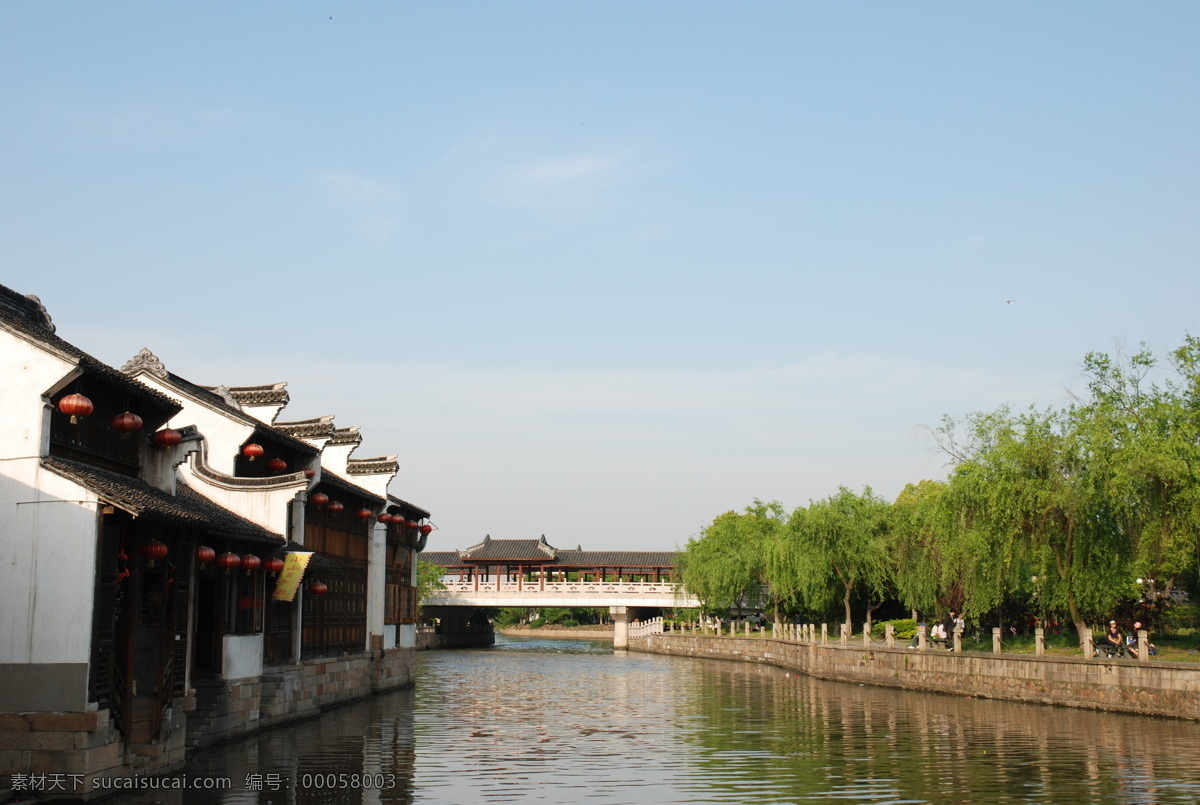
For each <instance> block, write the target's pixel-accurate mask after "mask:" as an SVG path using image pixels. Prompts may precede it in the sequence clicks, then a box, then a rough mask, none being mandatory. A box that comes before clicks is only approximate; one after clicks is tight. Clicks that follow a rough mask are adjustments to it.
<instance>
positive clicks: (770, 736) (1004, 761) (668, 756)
mask: <svg viewBox="0 0 1200 805" xmlns="http://www.w3.org/2000/svg"><path fill="white" fill-rule="evenodd" d="M1197 734H1198V729H1197V726H1196V725H1195V724H1193V723H1190V722H1175V721H1169V720H1163V719H1153V718H1144V717H1135V716H1125V715H1110V714H1104V713H1093V712H1089V711H1080V710H1070V709H1066V708H1052V707H1043V706H1038V705H1024V704H1015V703H1007V702H994V701H988V700H982V699H965V698H959V697H951V696H938V695H932V694H922V693H911V692H905V691H897V690H890V689H885V688H871V687H861V686H857V685H846V684H841V683H832V682H823V681H820V680H814V679H810V678H807V677H802V676H801V677H798V676H788V675H787V674H785V673H784V672H783V671H780V670H778V669H774V668H769V667H765V666H754V665H739V664H735V663H722V662H712V661H696V660H688V659H684V658H670V657H659V656H654V655H643V654H630V653H625V652H617V653H614V652H613V650H612V648H611V646H610V645H608V644H605V643H596V642H589V641H560V640H537V639H530V640H517V639H503V638H501V639H499V640H498V643H497V645H496V646H495V647H494V648H492V649H488V650H476V651H448V652H433V653H423V654H422V655H421V658H420V672H419V677H418V687H417V689H416V692H415V693H414V692H413V691H402V692H398V693H394V694H389V695H386V696H381V697H376V698H373V699H370V700H367V701H364V702H359V703H356V704H352V705H348V706H346V707H343V708H339V709H336V710H333V711H331V712H329V713H327V714H326V715H325V716H324V717H323V718H321V719H320V720H317V721H311V722H306V723H304V724H300V725H297V726H293V727H287V728H282V729H278V730H273V731H270V732H266V733H263V734H261V735H259V736H255V737H253V738H250V739H247V740H244V741H240V742H237V743H233V744H228V745H225V746H221V747H215V748H213V749H211V750H209V751H208V752H205V753H203V754H201V755H199V756H197V757H196V758H195V759H194V760H193V761H192V762H191V763H190V764H189V768H188V770H187V773H188V774H189V775H201V776H206V775H220V776H228V777H230V778H231V779H232V781H233V783H234V786H235V790H233V791H230V792H225V793H223V794H217V793H215V792H154V793H153V794H151V793H150V792H143V794H141V795H140V796H139V797H136V798H135V797H124V798H121V799H119V800H118V801H119V802H123V803H132V802H138V803H149V802H164V803H213V802H222V803H289V804H290V803H317V802H320V803H326V802H333V803H355V804H357V803H404V805H408V803H414V802H416V803H465V802H497V803H499V802H521V803H524V802H545V803H564V804H565V803H597V804H599V803H621V804H622V805H626V804H628V803H633V804H635V805H636V804H637V803H655V805H658V804H659V803H684V802H703V803H739V804H741V803H747V804H748V803H784V802H788V803H791V802H838V801H844V802H878V803H906V802H912V803H917V802H921V803H926V802H928V803H975V802H1038V803H1040V802H1055V803H1063V802H1122V803H1125V802H1133V803H1174V802H1200V750H1197V748H1196V735H1197ZM268 774H276V775H279V776H280V777H281V778H282V780H283V782H284V785H283V786H282V787H281V789H280V790H279V791H271V790H267V789H266V788H264V790H261V791H249V790H246V789H245V786H244V783H245V781H246V776H247V775H259V776H261V777H262V778H263V779H264V782H265V775H268ZM330 774H333V775H339V774H345V775H355V774H357V775H359V777H358V778H357V779H358V781H359V782H360V785H359V786H345V787H342V786H336V785H335V786H333V787H325V788H324V789H323V790H322V789H321V788H320V787H318V788H312V787H308V788H297V787H296V784H297V782H298V781H301V780H307V781H308V782H309V783H313V782H320V781H328V780H336V779H338V778H329V777H325V776H324V775H330ZM379 775H384V777H380V776H379ZM252 779H253V780H256V781H257V780H258V779H259V778H252ZM344 779H346V780H347V781H350V779H351V778H344ZM364 779H366V780H369V781H371V782H372V785H371V786H370V787H367V788H363V787H361V781H362V780H364ZM388 781H391V783H392V784H391V785H387V784H386V783H387V782H388ZM374 782H383V783H385V785H383V787H379V786H377V785H374Z"/></svg>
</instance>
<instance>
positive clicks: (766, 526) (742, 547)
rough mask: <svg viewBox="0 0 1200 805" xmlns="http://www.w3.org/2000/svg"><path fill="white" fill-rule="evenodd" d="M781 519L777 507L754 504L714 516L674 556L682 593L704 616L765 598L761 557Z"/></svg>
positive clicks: (758, 502)
mask: <svg viewBox="0 0 1200 805" xmlns="http://www.w3.org/2000/svg"><path fill="white" fill-rule="evenodd" d="M784 517H785V515H784V512H783V506H782V505H780V504H779V503H778V502H776V501H772V502H770V503H764V502H762V501H761V500H758V499H755V501H754V503H753V504H751V505H750V506H747V507H746V509H745V512H744V513H742V514H738V513H737V512H733V511H728V512H725V513H724V514H722V515H720V516H718V517H717V518H716V519H714V520H713V522H712V524H711V525H709V526H708V527H707V528H705V529H704V531H703V532H702V533H701V534H700V537H699V538H697V539H692V540H689V541H688V544H687V547H686V549H685V550H684V552H683V553H682V554H681V555H680V557H679V565H680V576H681V578H682V579H683V586H684V589H686V590H687V592H688V593H690V594H692V595H694V596H696V597H697V598H699V599H700V601H701V602H702V603H703V605H704V607H705V609H708V610H710V611H711V610H721V609H731V608H736V607H742V606H746V605H748V604H752V603H758V602H759V601H760V598H761V597H762V596H763V595H764V594H768V595H769V590H768V577H767V568H766V562H765V556H766V555H767V554H768V553H769V552H770V545H771V543H772V541H773V540H774V539H775V538H776V536H777V534H778V533H779V531H780V530H781V528H782V525H783V521H784Z"/></svg>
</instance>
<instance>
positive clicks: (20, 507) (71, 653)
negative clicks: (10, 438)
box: [0, 460, 98, 663]
mask: <svg viewBox="0 0 1200 805" xmlns="http://www.w3.org/2000/svg"><path fill="white" fill-rule="evenodd" d="M97 529H98V501H97V498H96V496H95V495H94V494H92V493H91V492H89V491H88V490H86V489H84V488H82V487H80V486H78V485H77V484H75V483H73V482H71V481H68V480H67V479H65V478H63V477H61V476H59V475H56V474H54V473H52V472H50V471H48V470H45V469H42V468H41V467H39V466H38V462H37V461H36V460H24V461H12V460H9V461H3V462H0V663H87V662H88V661H89V657H90V647H91V639H92V603H93V595H94V590H95V585H94V579H95V568H96V542H97Z"/></svg>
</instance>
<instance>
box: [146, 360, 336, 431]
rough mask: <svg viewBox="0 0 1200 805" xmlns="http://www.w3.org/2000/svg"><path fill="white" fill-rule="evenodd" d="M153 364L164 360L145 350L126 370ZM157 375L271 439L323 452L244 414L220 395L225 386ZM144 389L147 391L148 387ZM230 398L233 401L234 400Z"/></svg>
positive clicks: (175, 375) (188, 394) (164, 373)
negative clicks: (202, 384)
mask: <svg viewBox="0 0 1200 805" xmlns="http://www.w3.org/2000/svg"><path fill="white" fill-rule="evenodd" d="M152 361H156V362H158V364H159V366H161V361H158V359H157V358H156V357H155V356H154V355H153V354H151V353H150V351H149V350H145V349H143V350H142V351H141V352H140V353H138V354H137V355H136V356H134V357H133V358H132V359H130V360H129V361H128V362H127V363H126V364H125V366H124V367H123V371H126V372H129V373H130V374H132V373H134V372H137V371H139V370H148V366H149V364H150V363H151V362H152ZM153 373H154V374H156V375H157V376H158V377H160V378H162V379H163V380H165V381H166V382H167V383H169V384H171V385H172V386H174V387H175V388H177V389H179V391H180V393H181V394H185V395H187V396H189V397H191V398H192V399H195V400H200V401H202V402H205V403H207V404H209V405H211V406H212V407H213V408H216V409H218V410H220V411H222V412H224V413H226V414H228V415H229V416H231V417H233V418H234V419H237V420H240V421H242V422H244V423H246V424H247V425H250V426H252V427H253V428H254V432H255V433H258V434H261V435H263V436H264V437H265V438H267V439H271V440H273V441H275V442H278V443H280V444H283V445H286V446H288V447H290V448H292V449H293V450H296V451H297V452H300V453H305V454H308V455H316V454H317V453H318V452H320V451H318V450H317V448H316V447H314V446H313V445H311V444H309V443H308V442H303V441H300V440H299V439H297V438H295V437H294V436H292V435H291V434H289V433H288V432H287V431H285V430H282V429H280V428H274V427H271V426H270V425H266V424H264V423H263V422H262V421H260V420H258V419H255V418H254V417H252V416H250V415H249V414H247V413H246V412H244V411H242V410H241V409H240V408H238V407H237V406H236V405H231V404H230V400H229V399H226V398H225V396H223V395H222V394H220V393H218V390H224V389H223V388H222V387H219V386H212V387H210V386H200V385H197V384H195V383H193V382H192V381H190V380H187V379H186V378H183V377H180V376H179V375H177V374H175V373H174V372H170V371H165V369H164V370H162V371H154V372H153ZM127 379H128V378H127ZM137 385H139V386H142V384H141V383H138V384H137ZM142 387H143V388H145V386H142ZM214 389H217V390H214ZM230 399H232V397H231V398H230Z"/></svg>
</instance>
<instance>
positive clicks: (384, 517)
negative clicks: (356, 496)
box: [363, 509, 392, 525]
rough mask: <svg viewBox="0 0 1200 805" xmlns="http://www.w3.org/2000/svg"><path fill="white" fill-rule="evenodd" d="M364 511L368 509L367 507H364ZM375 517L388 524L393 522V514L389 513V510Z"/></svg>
mask: <svg viewBox="0 0 1200 805" xmlns="http://www.w3.org/2000/svg"><path fill="white" fill-rule="evenodd" d="M363 511H366V509H363ZM375 519H376V520H378V521H379V522H381V523H384V524H385V525H386V524H387V523H390V522H392V515H390V514H388V513H387V512H384V513H383V514H381V515H379V516H378V517H376V518H375Z"/></svg>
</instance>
